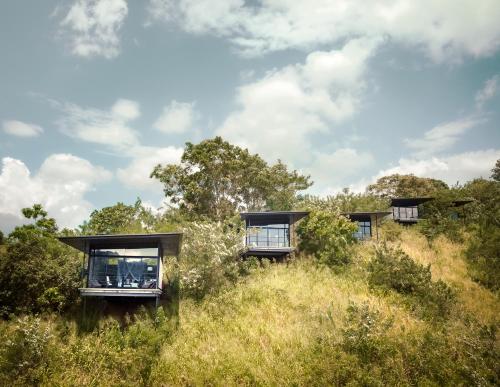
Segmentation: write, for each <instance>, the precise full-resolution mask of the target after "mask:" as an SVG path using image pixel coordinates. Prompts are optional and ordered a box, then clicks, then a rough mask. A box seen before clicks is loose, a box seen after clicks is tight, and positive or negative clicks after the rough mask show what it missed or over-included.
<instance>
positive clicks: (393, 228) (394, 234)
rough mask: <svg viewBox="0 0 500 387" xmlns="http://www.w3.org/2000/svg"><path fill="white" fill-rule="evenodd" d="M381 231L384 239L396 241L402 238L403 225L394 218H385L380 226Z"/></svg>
mask: <svg viewBox="0 0 500 387" xmlns="http://www.w3.org/2000/svg"><path fill="white" fill-rule="evenodd" d="M380 231H381V235H382V238H381V239H382V240H385V241H388V242H396V241H398V240H399V239H400V238H401V233H402V232H403V227H402V226H401V225H400V224H399V223H397V222H395V221H393V220H385V221H384V222H383V223H382V225H381V227H380Z"/></svg>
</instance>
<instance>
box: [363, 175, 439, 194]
mask: <svg viewBox="0 0 500 387" xmlns="http://www.w3.org/2000/svg"><path fill="white" fill-rule="evenodd" d="M446 189H448V185H447V184H446V183H445V182H444V181H441V180H438V179H432V178H430V177H418V176H415V175H400V174H394V175H389V176H383V177H381V178H380V179H378V180H377V182H376V183H374V184H370V185H369V186H368V187H367V188H366V191H367V192H368V193H370V194H373V195H377V196H381V197H425V196H432V195H434V194H435V193H436V192H438V191H440V190H446Z"/></svg>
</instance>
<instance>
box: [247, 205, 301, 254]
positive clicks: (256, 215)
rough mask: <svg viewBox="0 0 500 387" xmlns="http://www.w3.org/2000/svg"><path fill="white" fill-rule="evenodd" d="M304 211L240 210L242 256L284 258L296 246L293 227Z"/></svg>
mask: <svg viewBox="0 0 500 387" xmlns="http://www.w3.org/2000/svg"><path fill="white" fill-rule="evenodd" d="M307 215H309V212H306V211H264V212H242V213H240V217H241V219H242V220H243V221H244V222H245V231H246V232H245V241H244V245H245V248H244V250H243V252H242V255H243V256H246V257H248V256H257V257H268V258H278V259H280V258H285V257H287V256H289V255H290V254H291V253H292V252H293V251H295V249H296V247H297V236H296V232H295V227H296V224H297V222H298V221H300V220H301V219H302V218H304V217H306V216H307Z"/></svg>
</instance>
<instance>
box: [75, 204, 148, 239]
mask: <svg viewBox="0 0 500 387" xmlns="http://www.w3.org/2000/svg"><path fill="white" fill-rule="evenodd" d="M151 217H152V215H151V214H150V213H148V211H147V210H146V209H145V208H144V207H143V206H142V202H141V200H140V199H137V201H136V202H135V203H134V205H127V204H124V203H121V202H118V203H116V204H115V205H113V206H109V207H104V208H102V209H100V210H94V211H93V212H92V213H91V214H90V219H89V221H88V222H87V221H85V222H84V223H83V224H82V225H81V226H80V229H81V230H82V233H83V234H119V233H126V232H130V233H133V232H141V231H143V226H147V225H148V223H151Z"/></svg>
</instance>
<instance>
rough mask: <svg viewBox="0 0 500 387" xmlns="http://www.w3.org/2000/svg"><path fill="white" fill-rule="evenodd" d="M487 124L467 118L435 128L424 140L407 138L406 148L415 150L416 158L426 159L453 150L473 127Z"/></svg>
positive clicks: (481, 120) (427, 133) (425, 134)
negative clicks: (425, 157)
mask: <svg viewBox="0 0 500 387" xmlns="http://www.w3.org/2000/svg"><path fill="white" fill-rule="evenodd" d="M483 122H485V120H484V119H481V118H477V117H465V118H462V119H459V120H455V121H451V122H446V123H443V124H440V125H437V126H435V127H434V128H432V129H431V130H429V131H427V132H425V133H424V135H423V137H422V138H407V139H405V140H404V142H405V144H406V146H407V147H408V148H410V149H413V150H414V151H415V152H414V154H415V156H418V157H424V156H429V155H433V154H436V153H438V152H441V151H444V150H446V149H449V148H451V147H452V146H453V145H454V144H455V143H456V142H457V141H458V140H459V139H460V137H461V136H462V135H463V134H464V133H465V132H467V131H468V130H470V129H472V128H473V127H475V126H477V125H479V124H481V123H483Z"/></svg>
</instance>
